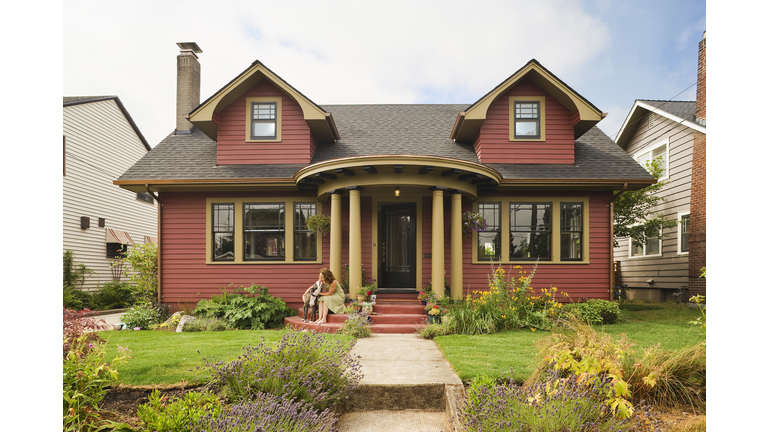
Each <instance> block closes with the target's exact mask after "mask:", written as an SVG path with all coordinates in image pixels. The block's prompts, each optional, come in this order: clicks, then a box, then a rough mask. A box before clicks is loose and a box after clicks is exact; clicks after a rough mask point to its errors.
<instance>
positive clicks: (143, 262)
mask: <svg viewBox="0 0 768 432" xmlns="http://www.w3.org/2000/svg"><path fill="white" fill-rule="evenodd" d="M125 260H126V261H127V262H128V264H129V266H128V267H127V268H124V269H123V275H125V276H126V277H128V278H130V280H131V282H133V283H134V284H135V287H136V288H135V289H136V291H135V295H136V299H137V300H138V303H144V304H150V303H154V302H155V301H157V246H155V245H153V244H151V243H144V244H139V245H136V246H134V247H133V248H132V249H131V250H130V251H129V252H128V253H127V254H126V255H125Z"/></svg>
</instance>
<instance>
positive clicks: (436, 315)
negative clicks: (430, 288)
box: [427, 304, 442, 324]
mask: <svg viewBox="0 0 768 432" xmlns="http://www.w3.org/2000/svg"><path fill="white" fill-rule="evenodd" d="M440 315H442V314H441V312H440V306H438V305H436V304H435V305H432V308H431V309H430V310H429V312H427V316H428V317H429V323H430V324H438V323H439V322H440Z"/></svg>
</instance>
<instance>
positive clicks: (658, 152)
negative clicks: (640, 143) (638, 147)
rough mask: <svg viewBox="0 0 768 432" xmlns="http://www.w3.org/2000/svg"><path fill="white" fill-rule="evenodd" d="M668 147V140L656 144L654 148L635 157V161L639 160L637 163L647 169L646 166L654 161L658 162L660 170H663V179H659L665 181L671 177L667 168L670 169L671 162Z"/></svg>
mask: <svg viewBox="0 0 768 432" xmlns="http://www.w3.org/2000/svg"><path fill="white" fill-rule="evenodd" d="M667 147H668V146H667V140H664V141H663V142H661V143H657V144H655V145H654V146H652V147H651V148H650V149H648V150H646V151H644V152H643V153H639V154H637V155H636V156H635V160H637V162H638V163H639V164H640V165H642V166H643V167H644V168H646V169H647V167H646V165H647V164H648V163H650V162H651V161H652V160H655V161H656V162H658V164H659V168H661V177H659V179H664V178H666V177H667V176H668V175H669V173H668V172H667V168H668V166H667V165H668V164H667V161H668V160H669V159H668V158H669V156H668V152H667Z"/></svg>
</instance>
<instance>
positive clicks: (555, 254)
mask: <svg viewBox="0 0 768 432" xmlns="http://www.w3.org/2000/svg"><path fill="white" fill-rule="evenodd" d="M480 202H482V203H500V211H501V222H500V228H501V242H500V243H501V244H500V246H501V255H500V257H501V261H500V263H501V264H520V265H523V264H532V263H534V262H535V261H531V260H510V259H509V203H511V202H536V203H539V202H549V203H552V251H551V252H552V259H551V260H550V261H539V265H551V264H567V265H574V264H575V265H583V264H589V198H588V197H543V198H540V197H537V198H531V197H483V198H482V199H481V200H478V201H476V202H474V203H473V204H472V211H473V212H475V213H477V211H478V203H480ZM579 202H581V203H582V204H583V205H584V210H583V217H584V220H583V221H582V223H583V225H584V231H583V232H582V235H583V238H582V246H583V248H582V251H581V255H582V259H581V261H561V260H560V204H563V203H579ZM489 262H490V261H486V260H478V259H477V234H476V233H472V264H488V263H489Z"/></svg>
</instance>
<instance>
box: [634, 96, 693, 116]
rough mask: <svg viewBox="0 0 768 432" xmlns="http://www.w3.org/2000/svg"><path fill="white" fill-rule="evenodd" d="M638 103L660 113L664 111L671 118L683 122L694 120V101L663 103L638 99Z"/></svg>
mask: <svg viewBox="0 0 768 432" xmlns="http://www.w3.org/2000/svg"><path fill="white" fill-rule="evenodd" d="M638 101H640V102H645V103H646V104H648V105H650V106H652V107H654V108H658V109H659V110H661V111H666V112H668V113H669V114H672V115H673V116H677V117H680V118H681V119H685V120H690V121H693V120H694V114H695V113H696V101H663V100H643V99H638Z"/></svg>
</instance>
